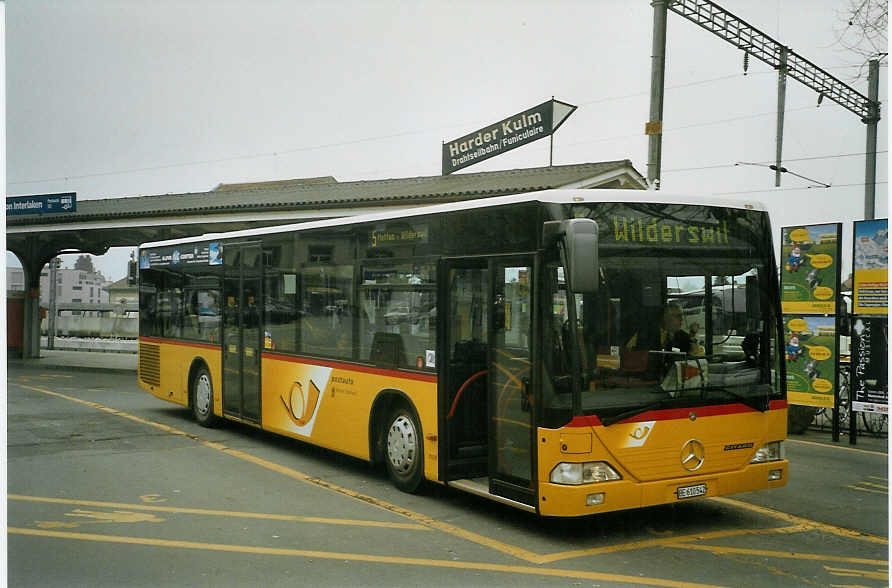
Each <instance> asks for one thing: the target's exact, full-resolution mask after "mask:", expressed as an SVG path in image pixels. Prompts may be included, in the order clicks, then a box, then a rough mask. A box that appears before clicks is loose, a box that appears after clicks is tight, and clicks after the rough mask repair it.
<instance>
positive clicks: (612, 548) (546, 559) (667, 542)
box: [539, 525, 810, 563]
mask: <svg viewBox="0 0 892 588" xmlns="http://www.w3.org/2000/svg"><path fill="white" fill-rule="evenodd" d="M808 530H810V528H809V527H808V526H806V525H793V526H790V527H778V528H775V529H733V530H728V531H712V532H709V533H696V534H693V535H680V536H678V537H666V538H661V539H648V540H646V541H631V542H629V543H619V544H617V545H608V546H606V547H593V548H591V549H578V550H576V551H565V552H563V553H552V554H550V555H545V556H542V557H541V558H540V561H539V563H552V562H555V561H558V560H562V559H570V558H574V557H585V556H589V555H603V554H605V553H616V552H618V551H629V550H632V549H647V548H650V547H671V546H673V545H674V544H676V543H685V542H689V541H703V540H708V539H724V538H726V537H738V536H741V535H774V534H782V533H800V532H802V531H808Z"/></svg>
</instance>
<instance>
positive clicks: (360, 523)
mask: <svg viewBox="0 0 892 588" xmlns="http://www.w3.org/2000/svg"><path fill="white" fill-rule="evenodd" d="M8 499H9V500H23V501H27V502H42V503H51V504H69V505H78V506H94V507H99V508H126V509H130V510H142V511H149V512H169V513H177V514H192V515H203V516H217V517H231V518H241V519H265V520H270V521H290V522H297V523H320V524H323V525H350V526H356V527H385V528H392V529H406V530H411V531H429V530H430V528H429V527H425V526H424V525H421V524H417V523H388V522H384V521H367V520H356V519H333V518H324V517H305V516H298V515H282V514H270V513H259V512H239V511H228V510H209V509H203V508H181V507H176V506H152V505H148V504H126V503H121V502H100V501H98V500H74V499H70V498H46V497H43V496H23V495H21V494H10V495H9V496H8Z"/></svg>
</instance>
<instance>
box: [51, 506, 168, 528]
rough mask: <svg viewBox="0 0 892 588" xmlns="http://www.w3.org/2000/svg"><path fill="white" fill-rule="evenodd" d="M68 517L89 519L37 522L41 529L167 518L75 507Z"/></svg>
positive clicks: (156, 521) (160, 520)
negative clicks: (74, 521)
mask: <svg viewBox="0 0 892 588" xmlns="http://www.w3.org/2000/svg"><path fill="white" fill-rule="evenodd" d="M65 516H66V517H82V518H86V519H89V520H86V521H78V522H76V523H72V522H61V521H36V522H35V524H36V525H37V526H38V527H40V528H41V529H57V528H59V527H65V528H69V529H73V528H75V527H79V526H81V525H87V524H102V523H163V522H164V521H165V519H162V518H161V517H158V516H155V515H153V514H144V513H137V512H128V511H125V510H116V511H114V512H96V511H93V510H81V509H79V508H76V509H74V510H73V511H71V512H66V513H65Z"/></svg>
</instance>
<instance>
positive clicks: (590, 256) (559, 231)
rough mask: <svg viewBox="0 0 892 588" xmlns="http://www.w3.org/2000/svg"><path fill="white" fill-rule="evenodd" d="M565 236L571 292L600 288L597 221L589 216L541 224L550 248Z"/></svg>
mask: <svg viewBox="0 0 892 588" xmlns="http://www.w3.org/2000/svg"><path fill="white" fill-rule="evenodd" d="M560 238H563V245H564V263H565V264H566V266H567V267H565V268H564V271H566V272H567V282H568V285H569V286H570V290H571V291H572V292H576V293H578V294H594V293H595V292H597V291H598V223H596V222H595V221H594V220H592V219H590V218H571V219H566V220H562V221H548V222H546V223H545V224H544V226H543V227H542V241H543V244H544V245H545V246H546V247H548V246H550V245H551V244H552V243H554V242H555V241H557V240H558V239H560Z"/></svg>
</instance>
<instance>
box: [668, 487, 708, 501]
mask: <svg viewBox="0 0 892 588" xmlns="http://www.w3.org/2000/svg"><path fill="white" fill-rule="evenodd" d="M675 495H676V496H678V499H679V500H681V499H682V498H696V497H697V496H705V495H706V484H695V485H694V486H679V487H678V490H676V491H675Z"/></svg>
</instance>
